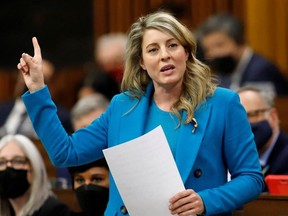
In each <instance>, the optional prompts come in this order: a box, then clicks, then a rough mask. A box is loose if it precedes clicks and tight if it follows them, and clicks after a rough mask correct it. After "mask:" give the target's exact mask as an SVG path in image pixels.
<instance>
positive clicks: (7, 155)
mask: <svg viewBox="0 0 288 216" xmlns="http://www.w3.org/2000/svg"><path fill="white" fill-rule="evenodd" d="M11 160H12V162H11ZM0 161H6V167H7V166H10V167H12V168H14V169H23V170H28V171H29V170H30V169H31V166H30V164H29V161H28V159H27V158H26V155H25V153H24V152H23V151H22V149H21V148H20V147H19V145H18V144H16V143H14V142H9V143H8V144H7V145H5V146H4V147H3V148H2V149H1V150H0ZM6 167H4V169H6ZM1 169H2V167H1ZM27 175H28V176H27V178H28V181H29V182H30V183H31V181H32V176H31V175H32V174H31V172H28V173H27Z"/></svg>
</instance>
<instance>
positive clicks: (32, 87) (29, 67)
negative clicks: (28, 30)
mask: <svg viewBox="0 0 288 216" xmlns="http://www.w3.org/2000/svg"><path fill="white" fill-rule="evenodd" d="M32 43H33V47H34V56H33V57H32V56H30V55H29V54H27V53H23V54H22V56H21V58H20V62H19V63H18V65H17V68H18V69H19V71H20V72H22V75H23V77H24V81H25V84H26V86H27V88H28V89H29V91H30V92H31V93H32V92H34V91H37V90H38V89H41V88H43V87H44V86H45V83H44V75H43V71H42V56H41V49H40V46H39V44H38V41H37V38H36V37H33V38H32Z"/></svg>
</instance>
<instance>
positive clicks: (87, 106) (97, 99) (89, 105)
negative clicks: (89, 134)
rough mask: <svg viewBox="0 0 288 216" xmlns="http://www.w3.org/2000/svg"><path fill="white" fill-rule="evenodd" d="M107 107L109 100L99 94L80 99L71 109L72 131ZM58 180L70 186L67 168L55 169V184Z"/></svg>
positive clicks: (82, 125)
mask: <svg viewBox="0 0 288 216" xmlns="http://www.w3.org/2000/svg"><path fill="white" fill-rule="evenodd" d="M108 105H109V100H108V99H107V97H105V96H104V95H103V94H100V93H93V94H91V95H89V96H85V97H83V98H80V99H79V100H78V101H77V102H76V104H75V105H74V106H73V107H72V109H71V121H72V126H73V129H74V130H78V129H80V128H82V127H85V126H87V125H89V124H90V123H91V122H92V121H93V120H94V119H96V118H98V117H99V116H100V115H101V114H102V113H103V112H104V111H105V110H106V108H107V106H108ZM59 180H61V181H65V182H67V185H68V187H70V186H71V177H70V174H69V173H68V170H67V168H57V173H56V182H58V181H59ZM65 185H66V184H65Z"/></svg>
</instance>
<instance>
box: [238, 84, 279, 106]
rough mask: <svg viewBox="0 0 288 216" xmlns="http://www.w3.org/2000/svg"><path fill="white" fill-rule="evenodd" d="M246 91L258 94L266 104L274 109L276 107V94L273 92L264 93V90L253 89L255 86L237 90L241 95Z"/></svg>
mask: <svg viewBox="0 0 288 216" xmlns="http://www.w3.org/2000/svg"><path fill="white" fill-rule="evenodd" d="M244 91H253V92H256V93H258V94H259V95H260V97H261V98H262V100H263V101H264V103H265V104H266V105H267V106H268V107H270V108H272V107H274V106H275V94H274V93H273V92H271V91H264V90H261V89H259V88H256V87H253V86H249V85H247V86H244V87H241V88H239V89H238V90H237V92H238V93H241V92H244Z"/></svg>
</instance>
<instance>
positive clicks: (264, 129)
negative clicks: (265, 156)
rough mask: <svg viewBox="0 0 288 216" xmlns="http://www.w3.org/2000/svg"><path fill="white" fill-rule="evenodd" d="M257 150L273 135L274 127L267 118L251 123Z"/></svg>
mask: <svg viewBox="0 0 288 216" xmlns="http://www.w3.org/2000/svg"><path fill="white" fill-rule="evenodd" d="M251 128H252V132H253V134H254V140H255V143H256V147H257V150H258V151H259V150H260V149H261V148H263V147H264V146H265V145H266V143H267V142H268V140H269V139H270V138H271V136H272V133H273V131H272V128H271V126H270V125H269V122H268V121H267V120H263V121H259V122H256V123H251Z"/></svg>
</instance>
